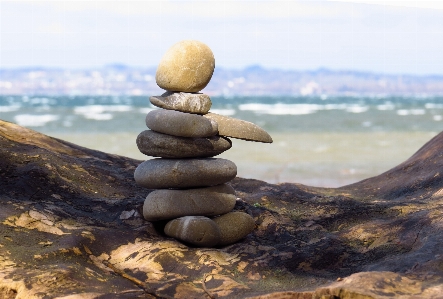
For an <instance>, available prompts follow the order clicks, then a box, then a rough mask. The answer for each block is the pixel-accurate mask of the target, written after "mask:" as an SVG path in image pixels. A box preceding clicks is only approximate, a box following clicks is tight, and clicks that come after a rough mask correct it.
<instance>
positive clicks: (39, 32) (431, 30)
mask: <svg viewBox="0 0 443 299" xmlns="http://www.w3.org/2000/svg"><path fill="white" fill-rule="evenodd" d="M185 39H196V40H200V41H202V42H204V43H205V44H207V45H208V46H209V47H210V48H211V49H212V51H213V52H214V56H215V61H216V67H222V68H233V69H242V68H244V67H247V66H250V65H261V66H262V67H265V68H278V69H286V70H316V69H318V68H328V69H331V70H357V71H369V72H376V73H390V74H415V75H428V74H436V75H443V1H419V0H417V1H374V0H368V1H327V0H322V1H316V0H310V1H306V0H305V1H297V0H292V1H281V0H256V1H252V0H250V1H246V0H225V1H216V0H205V1H185V0H180V1H168V0H161V1H150V0H145V1H126V0H118V1H106V0H104V1H56V0H53V1H39V0H34V1H8V0H0V68H18V67H57V68H65V69H79V68H99V67H102V66H104V65H108V64H114V63H120V64H125V65H129V66H134V67H141V68H146V67H155V66H157V65H158V63H159V61H160V59H161V57H162V56H163V54H164V53H165V52H166V51H167V49H168V48H169V47H170V46H172V45H173V44H175V43H177V42H178V41H181V40H185Z"/></svg>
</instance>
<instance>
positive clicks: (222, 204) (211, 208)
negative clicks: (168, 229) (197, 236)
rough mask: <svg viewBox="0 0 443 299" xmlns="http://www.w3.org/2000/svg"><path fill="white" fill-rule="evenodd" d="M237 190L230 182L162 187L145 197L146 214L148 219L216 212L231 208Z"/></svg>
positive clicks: (208, 214) (217, 213)
mask: <svg viewBox="0 0 443 299" xmlns="http://www.w3.org/2000/svg"><path fill="white" fill-rule="evenodd" d="M236 200H237V199H236V196H235V190H234V189H233V188H232V187H231V186H230V185H227V184H222V185H217V186H212V187H207V188H198V189H186V190H171V189H160V190H155V191H153V192H151V193H149V195H148V196H147V197H146V200H145V203H144V205H143V217H144V218H145V219H146V220H147V221H157V220H165V219H173V218H178V217H182V216H216V215H221V214H225V213H228V212H230V211H232V209H233V208H234V206H235V202H236Z"/></svg>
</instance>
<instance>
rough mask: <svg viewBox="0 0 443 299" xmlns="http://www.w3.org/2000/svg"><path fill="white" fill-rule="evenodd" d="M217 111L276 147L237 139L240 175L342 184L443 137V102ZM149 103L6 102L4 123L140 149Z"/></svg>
mask: <svg viewBox="0 0 443 299" xmlns="http://www.w3.org/2000/svg"><path fill="white" fill-rule="evenodd" d="M211 100H212V102H213V105H212V108H211V111H212V112H215V113H220V114H224V115H228V116H231V117H235V118H239V119H243V120H247V121H250V122H253V123H255V124H257V125H259V126H261V127H262V128H264V129H265V130H266V131H268V132H269V133H270V134H271V136H273V138H274V141H275V142H274V143H273V144H262V143H255V142H245V141H238V140H233V141H234V143H233V144H234V146H233V148H232V149H231V150H229V151H228V152H226V153H224V154H222V155H221V157H224V158H228V159H231V160H232V161H234V162H235V163H236V164H237V166H238V169H239V176H243V177H249V178H256V179H262V180H266V181H268V182H272V183H280V182H299V183H306V184H311V185H317V186H331V187H333V186H339V185H344V184H348V183H352V182H355V181H357V180H360V179H364V178H367V177H370V176H373V175H376V174H379V173H381V172H383V171H386V170H388V169H389V168H390V167H393V166H395V165H397V164H398V163H400V162H402V161H403V160H405V159H407V158H408V157H409V156H410V155H412V154H413V153H414V152H415V151H416V150H418V149H419V148H420V147H421V146H422V145H423V144H424V143H425V142H426V141H428V140H429V139H430V138H432V137H433V136H435V135H436V134H437V133H439V132H440V131H442V128H443V97H419V96H415V97H387V96H374V97H229V98H223V97H213V98H211ZM152 109H156V108H155V107H153V106H151V104H150V102H149V98H148V97H142V96H138V97H132V96H76V97H69V96H0V118H1V119H3V120H7V121H11V122H15V123H17V124H19V125H22V126H25V127H28V128H31V129H34V130H36V131H39V132H42V133H45V134H48V135H51V136H54V137H58V138H61V139H65V140H68V141H71V142H74V143H78V144H80V145H83V146H87V147H90V148H94V149H98V150H102V151H106V152H111V153H115V154H120V155H125V156H129V157H133V158H137V159H149V157H146V156H144V155H142V154H141V153H139V152H138V150H137V147H136V146H135V138H136V137H137V135H138V134H139V133H140V132H141V131H143V130H146V129H147V128H146V126H145V123H144V119H145V115H146V114H147V113H148V112H149V111H151V110H152Z"/></svg>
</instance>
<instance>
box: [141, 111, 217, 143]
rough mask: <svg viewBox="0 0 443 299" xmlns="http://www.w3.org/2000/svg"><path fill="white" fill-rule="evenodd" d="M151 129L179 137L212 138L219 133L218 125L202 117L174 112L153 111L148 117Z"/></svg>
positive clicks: (147, 120)
mask: <svg viewBox="0 0 443 299" xmlns="http://www.w3.org/2000/svg"><path fill="white" fill-rule="evenodd" d="M146 126H148V128H149V129H151V130H153V131H156V132H159V133H163V134H168V135H173V136H179V137H210V136H215V135H217V133H218V126H217V123H216V122H215V121H213V120H210V119H209V118H205V117H203V116H201V115H196V114H191V113H184V112H180V111H174V110H164V109H159V110H153V111H151V112H149V113H148V115H146Z"/></svg>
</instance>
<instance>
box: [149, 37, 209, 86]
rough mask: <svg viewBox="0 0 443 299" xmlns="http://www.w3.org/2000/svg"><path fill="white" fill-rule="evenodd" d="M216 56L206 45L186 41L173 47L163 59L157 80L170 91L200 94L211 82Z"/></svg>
mask: <svg viewBox="0 0 443 299" xmlns="http://www.w3.org/2000/svg"><path fill="white" fill-rule="evenodd" d="M214 68H215V59H214V54H213V53H212V51H211V49H210V48H209V47H208V46H207V45H205V44H204V43H202V42H200V41H196V40H184V41H181V42H178V43H176V44H175V45H173V46H172V47H171V48H169V50H168V51H167V52H166V53H165V55H164V56H163V57H162V59H161V61H160V63H159V65H158V68H157V73H156V74H155V80H156V82H157V85H158V86H159V87H160V88H163V89H166V90H169V91H184V92H199V91H200V90H202V89H203V88H205V87H206V85H207V84H208V83H209V81H210V80H211V77H212V74H213V72H214Z"/></svg>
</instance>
